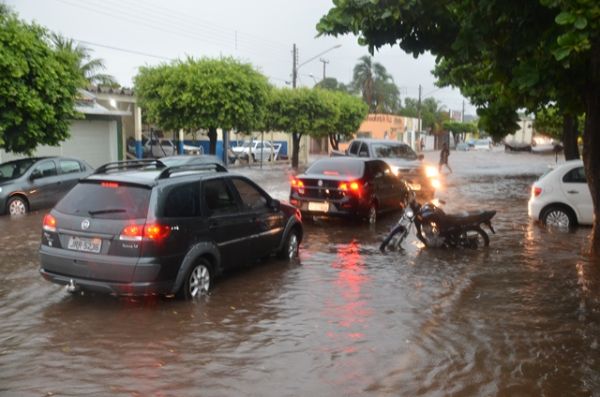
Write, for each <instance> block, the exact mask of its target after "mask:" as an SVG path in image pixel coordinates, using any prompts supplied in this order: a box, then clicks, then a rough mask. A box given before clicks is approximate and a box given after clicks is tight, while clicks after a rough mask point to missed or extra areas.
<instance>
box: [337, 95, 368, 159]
mask: <svg viewBox="0 0 600 397" xmlns="http://www.w3.org/2000/svg"><path fill="white" fill-rule="evenodd" d="M333 100H334V102H335V105H336V106H337V108H338V111H337V117H336V118H335V120H334V122H333V124H332V130H331V131H329V132H328V137H329V143H330V145H331V148H332V149H334V150H339V142H340V141H341V140H342V139H346V138H352V137H353V136H354V134H355V133H356V131H357V130H358V128H359V127H360V125H361V123H362V122H363V121H364V119H365V118H366V117H367V115H368V114H369V107H368V106H367V105H366V104H365V103H364V102H363V101H362V100H360V98H357V97H354V96H352V95H349V94H344V93H335V96H334V98H333Z"/></svg>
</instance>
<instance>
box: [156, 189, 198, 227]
mask: <svg viewBox="0 0 600 397" xmlns="http://www.w3.org/2000/svg"><path fill="white" fill-rule="evenodd" d="M198 193H199V185H198V184H197V183H190V184H187V185H183V186H176V187H175V188H173V189H172V190H171V191H170V192H169V194H168V195H167V199H166V200H165V207H164V211H163V212H164V216H165V217H167V218H185V217H194V216H199V215H200V200H199V197H198Z"/></svg>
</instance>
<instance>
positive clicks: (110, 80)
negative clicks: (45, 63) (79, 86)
mask: <svg viewBox="0 0 600 397" xmlns="http://www.w3.org/2000/svg"><path fill="white" fill-rule="evenodd" d="M51 38H52V43H53V44H54V46H55V47H56V49H57V50H58V51H66V52H68V53H72V54H73V55H74V56H75V57H76V58H77V59H78V63H79V72H80V73H81V76H82V77H83V79H84V80H85V82H86V85H104V86H110V87H113V86H118V85H119V84H118V83H117V80H116V79H115V78H114V77H113V76H111V75H109V74H104V73H99V72H100V71H101V70H104V69H106V67H105V66H104V61H103V60H102V59H98V58H92V56H91V54H90V49H89V48H87V47H85V46H82V45H79V44H75V42H74V41H73V40H72V39H68V38H66V37H64V36H62V35H60V34H57V33H52V34H51Z"/></svg>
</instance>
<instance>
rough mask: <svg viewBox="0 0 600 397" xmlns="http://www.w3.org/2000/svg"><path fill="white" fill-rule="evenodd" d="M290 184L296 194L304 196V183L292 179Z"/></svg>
mask: <svg viewBox="0 0 600 397" xmlns="http://www.w3.org/2000/svg"><path fill="white" fill-rule="evenodd" d="M290 183H291V185H292V189H296V190H298V193H300V194H304V182H302V181H301V180H300V179H296V178H293V179H292V181H291V182H290Z"/></svg>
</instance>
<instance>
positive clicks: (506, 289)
mask: <svg viewBox="0 0 600 397" xmlns="http://www.w3.org/2000/svg"><path fill="white" fill-rule="evenodd" d="M438 156H439V152H434V153H428V154H427V158H428V159H430V160H432V161H433V162H435V161H436V160H437V158H438ZM553 162H554V157H553V156H536V155H532V154H525V153H518V154H507V153H504V152H502V151H494V152H491V153H489V152H452V153H451V155H450V165H451V166H452V168H453V170H454V173H453V174H450V175H446V184H447V186H446V188H445V190H444V191H443V192H441V193H440V197H441V198H443V199H445V200H446V201H447V204H446V206H445V209H446V210H447V211H448V212H453V211H456V210H463V209H475V208H484V209H495V210H497V211H498V213H497V215H496V216H495V218H494V219H493V220H492V223H493V225H494V227H495V229H496V234H495V235H490V240H491V242H490V247H489V248H487V249H479V250H475V251H471V250H460V249H457V250H435V249H423V248H422V246H421V244H420V243H419V242H418V240H417V239H416V237H415V236H414V234H411V235H410V236H409V238H408V241H405V242H404V248H405V249H404V250H403V251H398V252H387V253H386V254H381V253H380V252H379V250H378V246H379V243H380V242H381V240H382V239H383V238H384V236H385V235H386V233H387V232H388V231H389V229H390V227H391V226H392V225H393V224H394V223H395V221H396V220H397V217H398V216H399V214H390V215H387V216H382V217H381V218H380V220H379V221H378V223H377V225H376V226H374V227H369V226H368V225H365V224H359V223H352V222H342V221H317V222H306V223H305V239H304V241H303V244H302V246H301V252H300V260H299V261H298V262H297V263H291V264H287V263H283V262H278V261H277V260H274V259H273V260H269V261H267V262H264V263H260V264H258V265H256V266H252V267H249V268H247V269H244V270H242V271H237V272H235V273H231V274H228V275H226V276H225V277H223V278H221V279H219V280H218V281H217V284H216V285H215V288H214V290H213V292H212V294H211V296H208V297H205V298H203V299H200V300H199V301H198V302H194V303H190V302H181V301H177V300H172V299H166V298H141V299H116V298H113V297H110V296H102V295H84V296H71V295H69V294H68V293H67V292H66V291H65V290H64V288H61V287H59V286H57V285H54V284H51V283H49V282H46V281H44V280H43V279H42V277H41V276H40V275H39V273H38V266H39V264H38V256H37V250H38V246H39V240H40V233H41V232H40V230H41V219H42V217H43V215H44V212H38V213H33V214H30V215H28V216H25V217H22V218H15V219H10V218H9V217H0V230H1V232H0V256H1V258H2V259H1V264H0V269H1V270H2V273H3V279H4V282H3V283H2V285H0V299H1V302H2V304H1V305H0V319H1V321H0V396H80V395H90V396H108V395H110V396H241V395H244V396H307V395H314V396H365V395H373V396H382V395H383V396H387V395H389V396H475V395H477V396H600V263H592V262H590V261H589V259H588V258H587V257H586V256H585V254H584V250H585V248H586V247H587V244H588V242H587V237H588V235H589V233H590V231H591V229H590V228H585V227H582V228H579V229H578V230H576V231H575V232H572V233H560V232H553V231H547V230H545V229H542V228H541V227H539V225H536V224H533V223H531V222H530V221H529V219H528V218H527V200H528V197H529V194H530V186H531V183H532V182H533V181H534V180H535V179H537V177H538V176H539V175H541V174H542V173H543V172H544V171H545V170H546V167H547V164H549V163H553ZM239 171H240V172H242V173H244V174H246V175H248V176H250V177H251V178H253V179H255V180H256V181H257V182H258V183H259V184H261V185H262V186H263V187H265V188H266V190H267V191H269V192H270V193H271V194H272V195H273V196H275V197H276V198H280V199H286V198H287V194H288V189H289V188H288V184H287V182H288V172H289V171H287V169H285V168H276V169H272V168H267V167H265V168H264V169H263V170H262V171H261V170H259V169H257V167H254V168H252V169H250V170H248V169H239Z"/></svg>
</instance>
